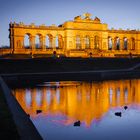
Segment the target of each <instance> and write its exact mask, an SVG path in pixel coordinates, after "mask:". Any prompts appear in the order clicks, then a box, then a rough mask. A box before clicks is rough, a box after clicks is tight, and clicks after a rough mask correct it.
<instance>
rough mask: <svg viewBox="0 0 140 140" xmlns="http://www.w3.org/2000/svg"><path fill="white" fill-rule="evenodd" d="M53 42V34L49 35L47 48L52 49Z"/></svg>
mask: <svg viewBox="0 0 140 140" xmlns="http://www.w3.org/2000/svg"><path fill="white" fill-rule="evenodd" d="M52 42H53V36H52V35H51V34H48V35H47V36H46V48H47V49H49V48H52Z"/></svg>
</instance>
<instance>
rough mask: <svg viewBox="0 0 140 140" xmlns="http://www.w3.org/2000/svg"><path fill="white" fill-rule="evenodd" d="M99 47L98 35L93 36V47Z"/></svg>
mask: <svg viewBox="0 0 140 140" xmlns="http://www.w3.org/2000/svg"><path fill="white" fill-rule="evenodd" d="M98 48H99V37H98V36H95V37H94V49H98Z"/></svg>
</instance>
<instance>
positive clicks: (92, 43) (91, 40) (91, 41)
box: [90, 37, 94, 49]
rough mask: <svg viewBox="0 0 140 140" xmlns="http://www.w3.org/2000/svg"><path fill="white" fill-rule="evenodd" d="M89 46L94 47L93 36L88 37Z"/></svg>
mask: <svg viewBox="0 0 140 140" xmlns="http://www.w3.org/2000/svg"><path fill="white" fill-rule="evenodd" d="M90 48H91V49H94V39H93V37H91V38H90Z"/></svg>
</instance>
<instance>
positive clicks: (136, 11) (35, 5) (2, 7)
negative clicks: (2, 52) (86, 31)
mask: <svg viewBox="0 0 140 140" xmlns="http://www.w3.org/2000/svg"><path fill="white" fill-rule="evenodd" d="M139 6H140V0H0V46H2V45H9V38H8V35H9V31H8V29H9V23H10V22H14V21H15V22H17V23H19V22H24V23H25V24H30V23H35V24H36V25H40V24H45V25H51V24H56V25H59V24H62V23H64V22H65V21H68V20H73V18H74V17H75V16H77V15H82V14H83V13H85V12H89V13H91V14H92V17H93V18H94V17H95V16H97V17H99V18H100V19H101V21H102V22H103V23H107V24H108V26H109V28H112V27H113V28H115V29H119V28H122V29H127V28H129V29H139V28H140V8H139Z"/></svg>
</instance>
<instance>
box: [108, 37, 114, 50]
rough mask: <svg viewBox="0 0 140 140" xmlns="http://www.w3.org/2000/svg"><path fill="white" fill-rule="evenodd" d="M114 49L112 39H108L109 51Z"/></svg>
mask: <svg viewBox="0 0 140 140" xmlns="http://www.w3.org/2000/svg"><path fill="white" fill-rule="evenodd" d="M112 47H113V42H112V38H111V37H108V50H112Z"/></svg>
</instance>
